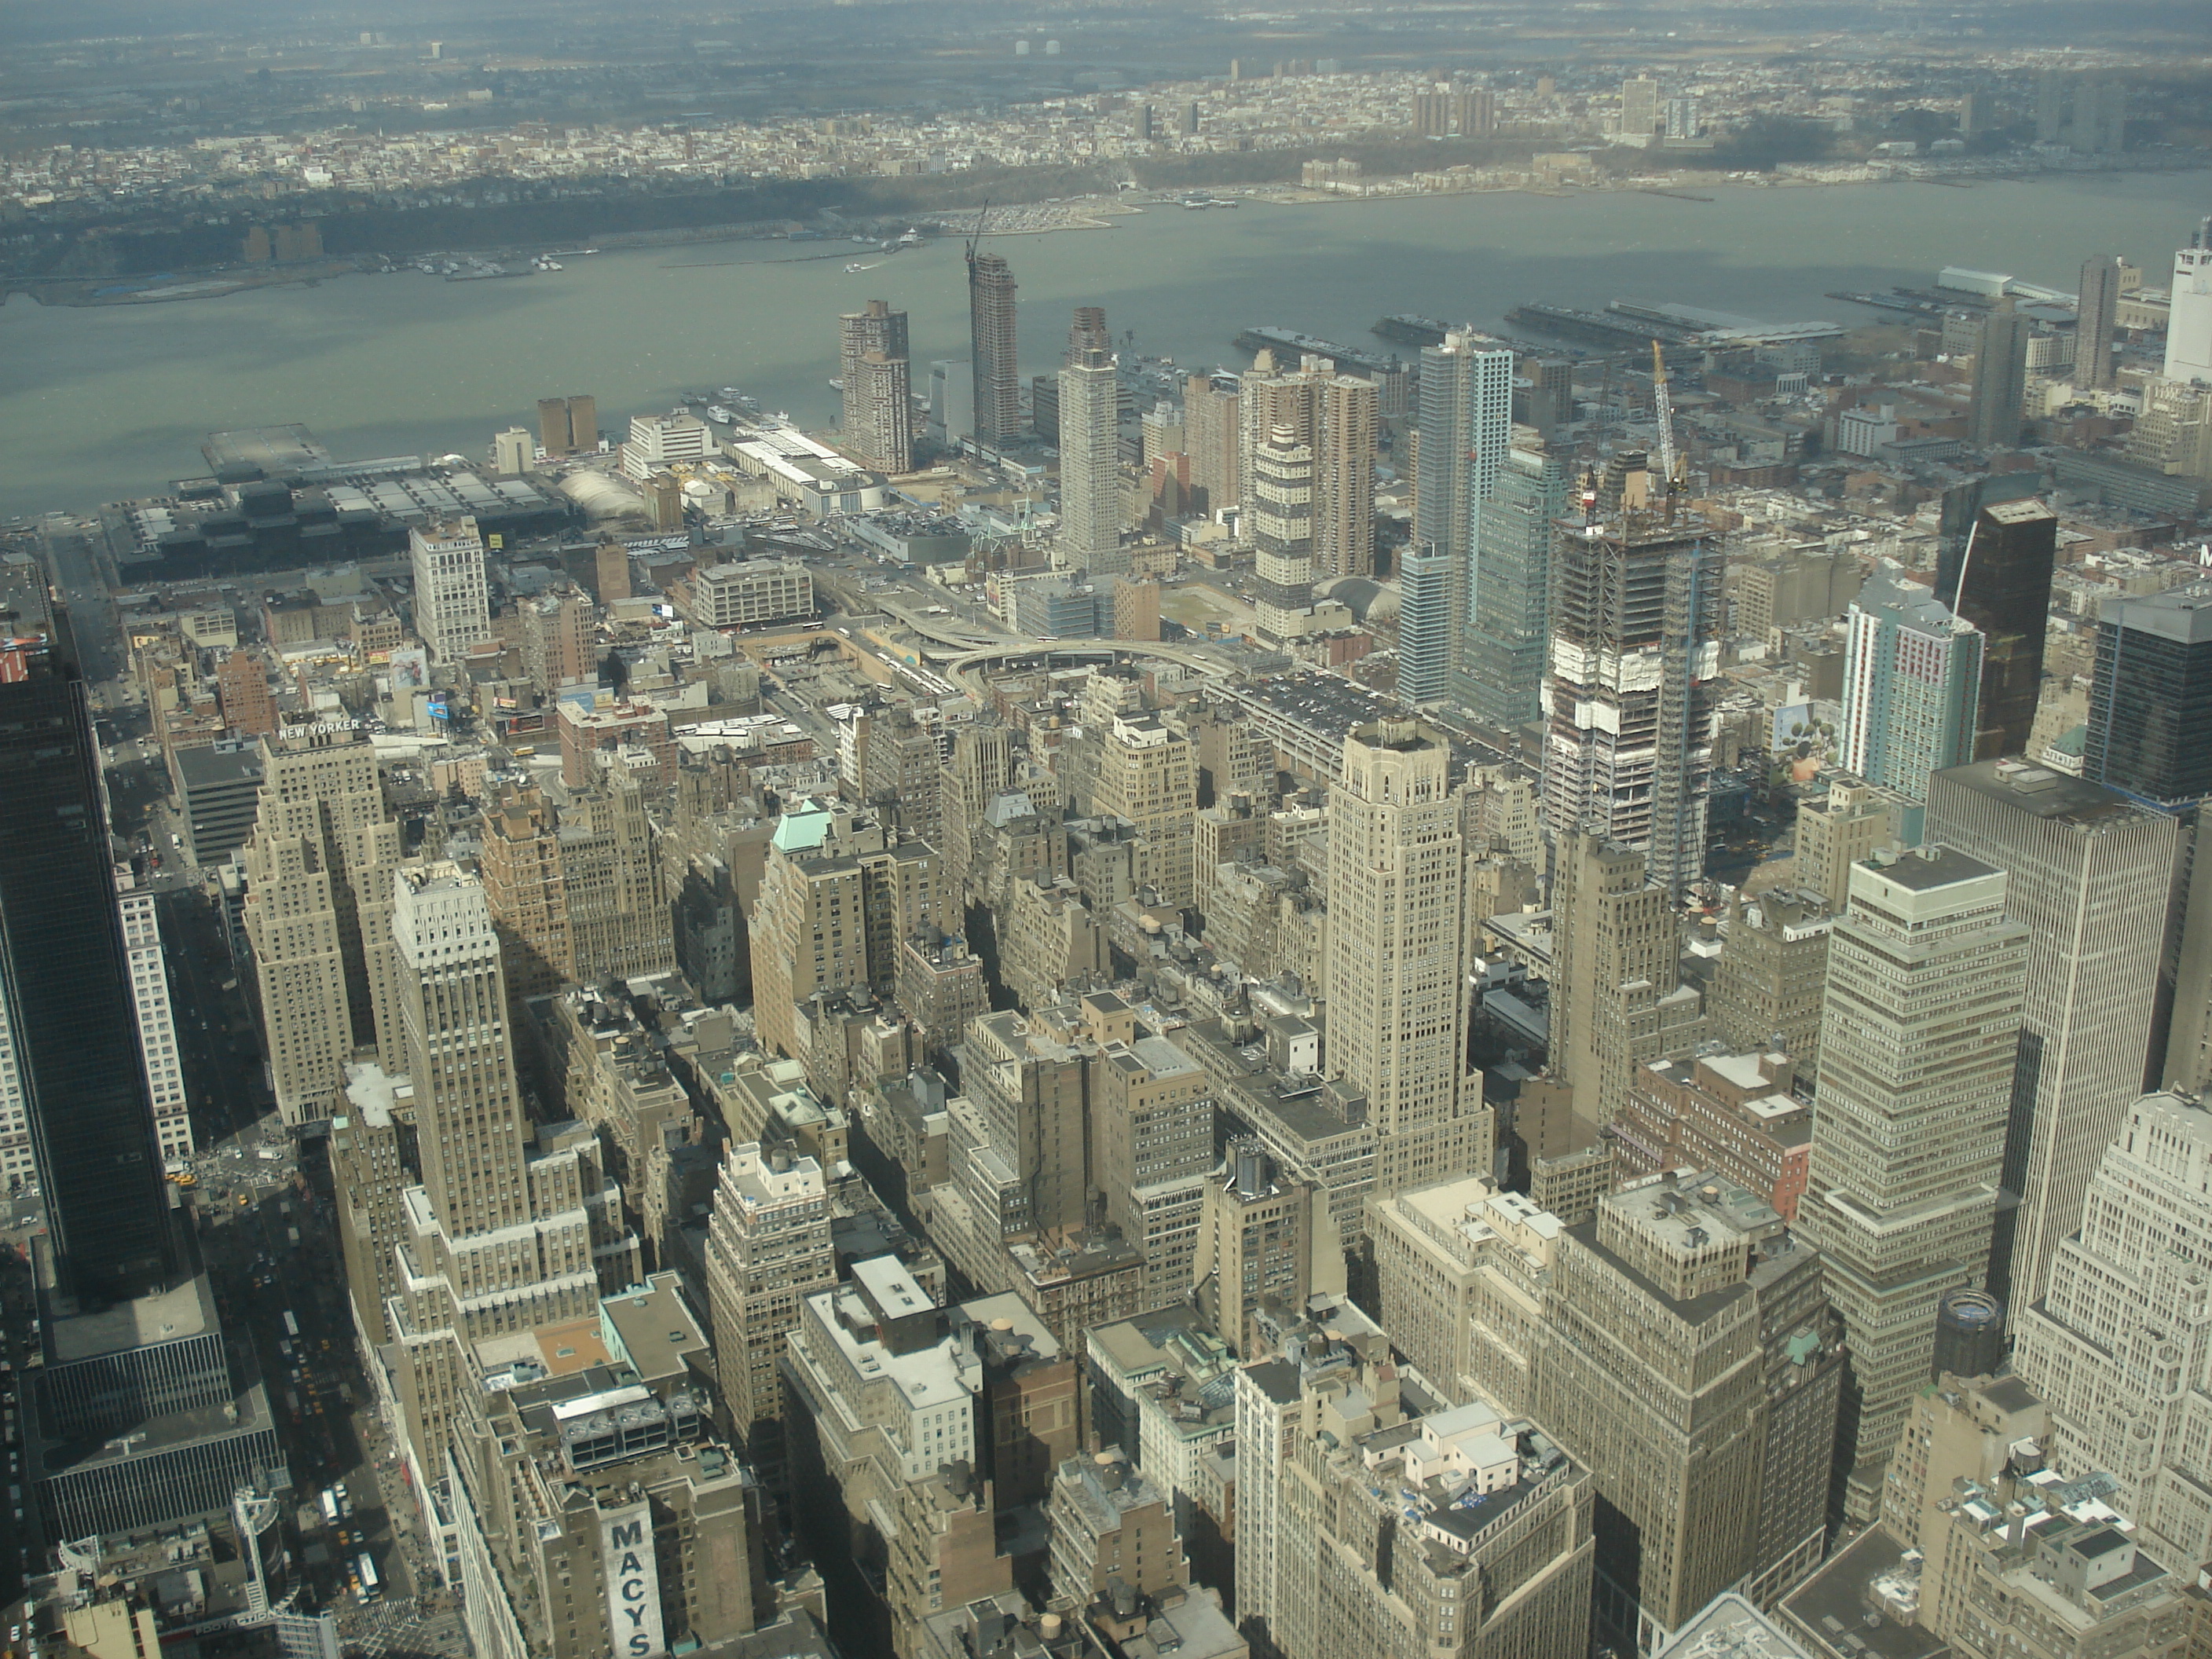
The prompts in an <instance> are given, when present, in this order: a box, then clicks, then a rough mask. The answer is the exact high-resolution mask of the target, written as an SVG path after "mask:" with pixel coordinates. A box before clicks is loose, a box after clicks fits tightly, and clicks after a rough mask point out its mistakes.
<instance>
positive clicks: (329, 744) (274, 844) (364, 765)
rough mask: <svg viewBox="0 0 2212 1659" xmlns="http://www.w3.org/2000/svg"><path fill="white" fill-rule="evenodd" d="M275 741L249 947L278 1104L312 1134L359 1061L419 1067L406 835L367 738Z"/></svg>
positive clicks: (256, 834)
mask: <svg viewBox="0 0 2212 1659" xmlns="http://www.w3.org/2000/svg"><path fill="white" fill-rule="evenodd" d="M263 744H264V758H263V762H262V769H263V770H262V781H261V804H260V810H259V814H258V817H257V818H256V820H255V823H254V829H253V838H252V841H250V842H247V843H246V854H245V864H246V880H247V888H246V921H245V925H246V939H248V941H250V942H251V944H252V947H253V970H254V973H255V975H256V976H257V978H258V988H259V991H260V998H259V1001H260V1008H261V1025H262V1036H263V1040H264V1042H265V1044H266V1046H267V1050H268V1061H269V1073H270V1081H271V1083H272V1084H273V1085H274V1087H275V1089H276V1107H277V1109H278V1110H279V1111H280V1112H281V1113H283V1117H284V1121H286V1122H287V1123H290V1124H299V1123H306V1122H313V1121H319V1120H320V1119H323V1118H325V1117H328V1116H329V1115H331V1110H332V1109H333V1107H334V1106H335V1105H336V1104H337V1101H338V1098H339V1096H340V1093H341V1091H343V1089H344V1088H345V1082H346V1071H345V1068H346V1064H347V1062H348V1061H349V1060H352V1059H353V1057H354V1054H355V1052H356V1050H358V1049H363V1048H372V1047H373V1048H376V1049H377V1050H378V1057H379V1059H380V1061H381V1062H382V1064H383V1066H384V1068H385V1070H386V1071H387V1072H391V1073H400V1072H404V1071H405V1070H406V1069H407V1065H406V1060H405V1058H404V1053H403V1051H402V1050H401V1049H400V1048H399V1047H398V1030H399V1028H398V1024H397V1004H396V1002H395V1001H394V997H395V995H396V992H395V990H394V986H395V983H396V981H395V980H394V978H393V969H392V962H391V958H390V951H389V946H390V942H391V932H390V924H391V913H392V872H394V871H395V870H396V869H397V868H398V864H399V852H400V848H399V825H398V823H397V822H395V821H394V820H393V819H392V816H391V814H390V812H389V811H386V806H385V801H384V785H383V780H382V779H381V777H380V775H378V772H377V766H376V750H375V749H374V746H373V745H372V744H370V743H369V741H368V733H367V732H353V731H344V730H331V729H326V728H323V727H320V726H310V727H303V728H299V729H297V730H286V731H279V732H276V733H274V734H273V735H271V736H270V737H268V738H264V740H263Z"/></svg>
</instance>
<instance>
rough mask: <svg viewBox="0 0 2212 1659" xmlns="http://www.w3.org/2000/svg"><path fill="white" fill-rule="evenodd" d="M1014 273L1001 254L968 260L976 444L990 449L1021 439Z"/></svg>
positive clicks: (975, 255)
mask: <svg viewBox="0 0 2212 1659" xmlns="http://www.w3.org/2000/svg"><path fill="white" fill-rule="evenodd" d="M1014 325H1015V307H1014V273H1013V270H1012V268H1011V267H1009V266H1008V265H1007V264H1006V257H1005V256H1004V255H1003V254H998V253H975V252H970V253H969V255H968V342H969V362H970V363H971V364H972V365H973V368H974V380H975V407H974V408H973V409H971V410H969V416H971V418H972V419H973V420H974V422H975V440H976V441H977V442H978V443H981V444H984V445H986V446H987V447H991V448H994V449H995V448H998V447H1000V446H1001V445H1005V444H1010V443H1012V442H1013V441H1015V440H1017V439H1018V438H1019V437H1020V436H1021V435H1022V375H1021V366H1020V363H1019V361H1018V358H1017V356H1016V351H1015V336H1014Z"/></svg>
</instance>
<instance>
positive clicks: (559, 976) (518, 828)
mask: <svg viewBox="0 0 2212 1659" xmlns="http://www.w3.org/2000/svg"><path fill="white" fill-rule="evenodd" d="M477 863H478V872H479V874H480V875H481V876H482V878H483V884H484V899H485V902H486V903H488V904H489V906H490V907H491V914H492V922H493V925H494V926H495V927H497V928H498V930H499V937H500V948H501V953H502V955H503V957H504V958H505V967H506V971H507V994H508V995H509V996H510V997H512V998H513V1002H514V1009H515V1013H516V1017H517V1018H518V1019H519V1018H521V1017H522V1010H523V1007H524V1005H525V1004H526V1003H527V1002H528V1001H529V1000H531V999H532V997H537V996H542V995H544V994H546V993H547V992H549V991H553V990H556V989H558V988H559V987H562V986H563V985H600V984H604V983H605V981H608V980H610V979H623V980H627V979H635V978H639V977H641V976H644V975H653V974H659V973H665V972H666V971H667V970H668V969H670V968H672V967H674V966H675V962H676V958H675V944H674V939H673V936H672V933H671V922H670V919H669V910H668V906H667V904H666V902H665V900H664V898H663V897H662V894H661V885H660V861H659V855H658V853H657V851H656V848H655V843H654V841H653V826H652V823H651V822H650V820H649V819H648V818H647V816H646V810H645V792H644V791H643V790H642V789H641V788H640V787H638V783H637V781H636V779H635V777H634V776H632V775H629V774H628V773H624V772H608V773H605V774H603V775H601V777H600V778H599V780H598V781H595V782H594V783H593V784H592V786H591V787H589V788H588V789H586V791H584V792H583V793H580V794H579V795H577V796H576V797H574V798H573V799H571V800H570V801H569V803H568V805H567V806H566V807H565V808H562V809H559V810H557V811H556V808H555V807H554V805H552V803H551V802H550V801H548V800H547V799H545V797H544V793H543V792H541V791H540V790H539V789H538V788H537V787H536V786H534V785H528V786H524V787H520V788H509V789H504V790H502V791H501V792H500V793H499V795H498V797H497V798H496V799H494V800H493V801H491V802H489V803H488V804H487V805H486V808H485V811H484V814H483V840H482V850H481V852H480V854H479V856H478V860H477Z"/></svg>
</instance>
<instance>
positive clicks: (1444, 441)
mask: <svg viewBox="0 0 2212 1659" xmlns="http://www.w3.org/2000/svg"><path fill="white" fill-rule="evenodd" d="M1420 398H1421V402H1420V427H1421V464H1420V466H1419V470H1418V472H1417V474H1416V476H1415V478H1414V483H1413V535H1414V538H1416V539H1417V540H1419V541H1425V542H1428V543H1431V544H1433V545H1434V546H1435V548H1436V550H1437V551H1438V552H1439V553H1441V554H1443V556H1444V557H1445V559H1446V560H1447V561H1448V562H1449V566H1450V569H1451V583H1452V587H1451V632H1450V641H1449V645H1450V651H1451V670H1450V672H1451V678H1450V684H1449V693H1450V695H1451V696H1453V697H1455V698H1456V699H1457V700H1459V701H1460V702H1468V700H1469V699H1470V698H1471V697H1472V696H1473V690H1472V686H1471V684H1470V682H1469V679H1468V644H1469V642H1470V641H1472V639H1473V637H1474V627H1475V609H1476V606H1477V605H1478V604H1479V602H1480V592H1481V581H1482V574H1481V571H1482V554H1481V550H1480V544H1479V543H1480V533H1481V526H1480V513H1481V511H1482V504H1483V502H1485V501H1487V500H1488V499H1489V498H1490V492H1491V489H1492V487H1493V486H1494V485H1495V484H1496V483H1497V482H1498V474H1499V473H1500V472H1502V471H1504V468H1505V452H1506V451H1507V449H1508V448H1509V447H1511V444H1512V440H1513V354H1512V352H1510V350H1507V349H1504V348H1502V347H1497V348H1490V347H1486V346H1485V345H1484V344H1483V343H1482V337H1480V335H1477V334H1475V333H1474V332H1472V331H1468V330H1465V329H1454V330H1453V331H1451V332H1450V333H1449V334H1447V335H1445V336H1444V343H1443V344H1442V345H1437V346H1424V347H1423V348H1422V349H1421V381H1420Z"/></svg>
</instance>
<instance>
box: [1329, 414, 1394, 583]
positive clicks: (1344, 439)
mask: <svg viewBox="0 0 2212 1659" xmlns="http://www.w3.org/2000/svg"><path fill="white" fill-rule="evenodd" d="M1379 393H1380V388H1379V387H1378V386H1376V383H1375V382H1374V381H1372V380H1363V379H1362V378H1361V377H1360V376H1358V375H1357V374H1332V375H1329V376H1328V377H1326V378H1325V379H1323V380H1322V383H1321V384H1320V386H1318V387H1316V390H1315V398H1316V422H1315V431H1314V560H1315V563H1316V568H1318V569H1319V570H1320V572H1321V573H1322V574H1324V575H1329V576H1372V575H1373V574H1375V453H1376V407H1377V403H1378V398H1379Z"/></svg>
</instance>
